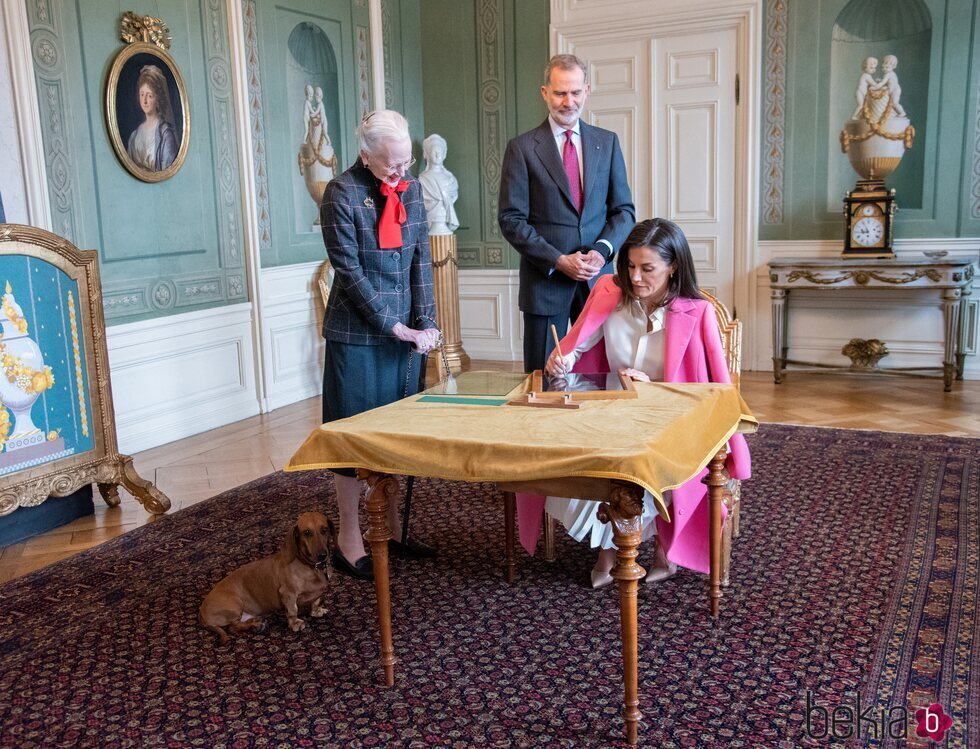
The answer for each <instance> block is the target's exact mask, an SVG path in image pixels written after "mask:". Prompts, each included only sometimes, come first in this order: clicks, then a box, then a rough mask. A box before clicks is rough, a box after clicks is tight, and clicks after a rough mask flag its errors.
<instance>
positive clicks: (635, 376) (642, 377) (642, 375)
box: [623, 368, 650, 382]
mask: <svg viewBox="0 0 980 749" xmlns="http://www.w3.org/2000/svg"><path fill="white" fill-rule="evenodd" d="M623 372H624V373H625V374H626V376H627V377H629V378H630V379H631V380H636V381H637V382H650V375H648V374H647V373H646V372H641V371H640V370H639V369H632V368H630V369H624V370H623Z"/></svg>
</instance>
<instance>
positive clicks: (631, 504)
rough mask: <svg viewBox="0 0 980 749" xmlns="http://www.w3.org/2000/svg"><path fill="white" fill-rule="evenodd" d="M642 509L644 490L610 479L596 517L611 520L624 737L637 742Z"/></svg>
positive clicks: (642, 574)
mask: <svg viewBox="0 0 980 749" xmlns="http://www.w3.org/2000/svg"><path fill="white" fill-rule="evenodd" d="M642 513H643V490H642V489H640V487H638V486H636V485H635V484H624V483H620V482H617V481H614V482H613V486H612V490H611V492H610V497H609V501H608V502H603V503H602V504H601V505H600V506H599V513H598V514H599V520H601V521H602V522H604V523H612V527H613V542H614V543H615V544H616V566H615V567H613V570H612V576H613V578H614V579H615V580H616V581H617V582H618V584H619V624H620V629H621V636H622V644H623V691H624V706H623V719H624V720H625V721H626V740H627V741H628V742H629V743H630V744H634V745H635V744H636V742H637V724H638V722H639V720H640V718H641V717H642V715H641V714H640V709H639V704H640V699H639V686H638V676H637V671H638V669H639V667H638V665H637V649H638V646H637V623H636V614H637V611H636V609H637V606H636V596H637V580H639V579H640V578H641V577H643V576H644V575H646V570H644V569H643V568H642V567H641V566H640V565H638V564H637V563H636V555H637V549H638V547H639V545H640V538H641V536H642V533H641V532H642V530H643V529H642V525H641V523H640V516H641V515H642Z"/></svg>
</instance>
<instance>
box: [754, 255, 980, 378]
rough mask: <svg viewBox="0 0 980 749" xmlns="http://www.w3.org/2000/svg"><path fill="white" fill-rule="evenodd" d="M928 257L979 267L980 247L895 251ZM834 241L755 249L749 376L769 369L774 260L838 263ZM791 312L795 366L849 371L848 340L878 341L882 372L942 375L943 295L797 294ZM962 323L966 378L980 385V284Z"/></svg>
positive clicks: (887, 292)
mask: <svg viewBox="0 0 980 749" xmlns="http://www.w3.org/2000/svg"><path fill="white" fill-rule="evenodd" d="M923 250H946V251H947V252H948V253H949V254H948V255H947V257H948V258H950V259H956V260H973V261H974V263H976V262H977V260H978V251H980V239H978V238H966V239H935V240H928V239H909V240H898V241H897V242H896V243H895V254H896V255H897V256H898V257H900V258H905V259H911V258H921V257H922V251H923ZM839 255H840V243H839V242H834V241H796V242H777V241H767V242H759V243H758V255H757V257H758V261H759V262H758V266H757V272H756V291H757V293H756V294H755V299H756V305H755V309H754V310H751V314H750V315H749V316H748V319H747V320H746V326H747V327H751V328H752V335H751V340H752V341H753V344H754V345H753V351H751V352H744V354H745V356H744V358H743V363H744V368H745V369H755V370H760V371H765V370H768V369H771V368H772V336H771V329H772V328H771V325H772V323H771V321H772V316H771V314H770V302H769V273H768V269H767V267H766V263H767V262H768V261H769V260H770V259H772V258H774V257H813V258H816V257H828V258H833V257H838V256H839ZM790 296H791V302H790V304H791V311H790V321H789V324H790V329H789V334H790V352H789V355H790V358H791V359H801V360H806V361H815V362H822V363H826V364H845V365H846V364H847V363H848V359H847V358H846V357H845V356H844V355H843V354H841V352H840V350H841V347H842V346H843V345H844V344H845V343H847V342H848V341H849V340H850V339H851V338H879V339H881V340H882V341H884V342H885V344H886V345H887V346H888V350H889V351H890V354H889V355H888V357H887V358H886V359H885V360H884V361H882V365H883V366H885V367H938V366H941V365H942V360H943V343H942V341H943V311H942V303H941V299H940V292H938V291H937V292H936V293H935V296H934V297H933V298H930V296H929V295H927V294H924V293H922V292H912V291H901V290H899V289H895V290H887V289H885V290H880V291H879V290H867V291H838V292H835V293H834V294H827V293H820V292H807V291H793V292H792V293H791V294H790ZM967 309H968V312H967V318H966V320H965V324H966V326H967V327H966V330H967V336H966V342H967V358H966V365H965V368H964V375H963V376H964V377H965V378H966V379H968V380H976V379H980V357H978V356H977V344H978V335H977V332H978V325H980V313H978V310H980V283H977V284H976V285H975V286H974V291H973V295H972V296H971V298H970V304H969V306H968V307H967Z"/></svg>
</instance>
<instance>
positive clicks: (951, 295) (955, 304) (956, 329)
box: [943, 289, 962, 393]
mask: <svg viewBox="0 0 980 749" xmlns="http://www.w3.org/2000/svg"><path fill="white" fill-rule="evenodd" d="M961 296H962V292H961V291H960V290H959V289H946V291H944V292H943V390H944V391H945V392H947V393H948V392H949V391H950V390H952V389H953V379H954V378H955V377H956V373H957V370H958V365H957V361H956V354H957V351H958V350H959V345H960V297H961Z"/></svg>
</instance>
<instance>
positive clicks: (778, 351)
mask: <svg viewBox="0 0 980 749" xmlns="http://www.w3.org/2000/svg"><path fill="white" fill-rule="evenodd" d="M770 297H771V300H772V378H773V380H774V381H775V383H776V384H777V385H778V384H779V383H781V382H782V381H783V363H784V362H785V361H786V354H787V351H788V349H789V346H788V344H787V341H786V321H787V314H786V290H785V289H772V290H771V291H770Z"/></svg>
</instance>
